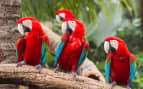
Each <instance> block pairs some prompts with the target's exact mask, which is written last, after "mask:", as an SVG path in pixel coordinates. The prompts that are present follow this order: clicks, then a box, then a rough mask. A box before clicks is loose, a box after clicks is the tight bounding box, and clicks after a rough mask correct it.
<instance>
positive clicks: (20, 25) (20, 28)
mask: <svg viewBox="0 0 143 89" xmlns="http://www.w3.org/2000/svg"><path fill="white" fill-rule="evenodd" d="M18 31H19V32H20V34H21V35H24V29H23V26H22V24H18Z"/></svg>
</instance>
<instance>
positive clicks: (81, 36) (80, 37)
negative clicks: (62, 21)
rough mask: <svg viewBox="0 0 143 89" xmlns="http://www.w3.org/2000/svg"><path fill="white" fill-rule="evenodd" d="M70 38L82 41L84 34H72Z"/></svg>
mask: <svg viewBox="0 0 143 89" xmlns="http://www.w3.org/2000/svg"><path fill="white" fill-rule="evenodd" d="M72 37H74V38H76V39H79V40H83V39H84V33H83V32H73V34H72Z"/></svg>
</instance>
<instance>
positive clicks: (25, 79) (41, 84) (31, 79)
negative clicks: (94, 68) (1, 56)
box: [0, 64, 124, 89]
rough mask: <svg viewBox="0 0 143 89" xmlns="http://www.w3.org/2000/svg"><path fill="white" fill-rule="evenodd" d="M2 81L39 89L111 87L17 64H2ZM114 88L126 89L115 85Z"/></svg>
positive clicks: (0, 81)
mask: <svg viewBox="0 0 143 89" xmlns="http://www.w3.org/2000/svg"><path fill="white" fill-rule="evenodd" d="M0 83H3V84H5V83H7V84H23V85H26V86H31V87H33V88H38V89H110V87H111V86H110V85H109V84H106V83H103V82H100V81H97V80H93V79H89V78H86V77H82V76H77V77H76V79H75V78H74V77H73V76H72V75H71V74H66V73H62V72H58V73H54V71H52V70H49V69H45V68H43V69H42V71H41V73H38V71H37V70H36V69H35V68H34V67H32V66H22V67H18V68H17V67H16V65H15V64H1V65H0ZM113 89H124V88H122V87H119V86H115V87H114V88H113Z"/></svg>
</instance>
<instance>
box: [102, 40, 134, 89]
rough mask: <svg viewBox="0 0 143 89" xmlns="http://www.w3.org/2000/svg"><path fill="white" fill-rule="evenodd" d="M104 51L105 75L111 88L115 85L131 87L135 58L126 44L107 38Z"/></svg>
mask: <svg viewBox="0 0 143 89" xmlns="http://www.w3.org/2000/svg"><path fill="white" fill-rule="evenodd" d="M104 50H105V52H106V53H108V55H107V58H106V62H105V73H106V79H107V82H108V83H111V84H112V87H113V86H114V85H116V84H121V85H126V86H127V88H128V89H130V88H131V87H132V81H133V78H134V76H135V72H136V57H135V55H134V54H132V53H130V52H129V50H128V48H127V46H126V43H125V42H124V41H123V40H122V39H120V38H117V37H107V38H106V39H105V43H104Z"/></svg>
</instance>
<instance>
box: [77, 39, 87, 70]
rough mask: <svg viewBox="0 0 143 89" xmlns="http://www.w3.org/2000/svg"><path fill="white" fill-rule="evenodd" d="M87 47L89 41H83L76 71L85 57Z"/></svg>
mask: <svg viewBox="0 0 143 89" xmlns="http://www.w3.org/2000/svg"><path fill="white" fill-rule="evenodd" d="M88 49H89V43H88V41H85V42H84V43H83V49H82V53H81V56H80V59H79V62H78V65H77V68H76V71H78V69H79V67H80V66H81V65H82V64H83V62H84V60H85V58H86V57H87V54H88Z"/></svg>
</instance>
